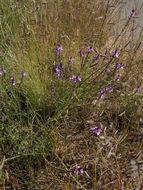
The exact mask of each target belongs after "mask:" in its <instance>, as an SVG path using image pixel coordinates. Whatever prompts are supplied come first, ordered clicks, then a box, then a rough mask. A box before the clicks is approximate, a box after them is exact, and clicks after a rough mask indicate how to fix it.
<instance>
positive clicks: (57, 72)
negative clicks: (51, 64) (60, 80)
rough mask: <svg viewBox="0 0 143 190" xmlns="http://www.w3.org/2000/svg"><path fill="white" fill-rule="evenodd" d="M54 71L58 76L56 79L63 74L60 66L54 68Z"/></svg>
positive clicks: (62, 68)
mask: <svg viewBox="0 0 143 190" xmlns="http://www.w3.org/2000/svg"><path fill="white" fill-rule="evenodd" d="M54 71H55V73H56V74H57V75H58V77H62V73H63V72H64V66H63V65H62V64H60V66H56V67H55V68H54Z"/></svg>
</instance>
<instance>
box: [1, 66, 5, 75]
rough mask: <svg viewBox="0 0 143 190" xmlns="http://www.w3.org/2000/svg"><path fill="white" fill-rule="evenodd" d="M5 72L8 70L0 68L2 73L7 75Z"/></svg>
mask: <svg viewBox="0 0 143 190" xmlns="http://www.w3.org/2000/svg"><path fill="white" fill-rule="evenodd" d="M5 73H6V70H5V69H2V68H0V75H2V76H3V75H5Z"/></svg>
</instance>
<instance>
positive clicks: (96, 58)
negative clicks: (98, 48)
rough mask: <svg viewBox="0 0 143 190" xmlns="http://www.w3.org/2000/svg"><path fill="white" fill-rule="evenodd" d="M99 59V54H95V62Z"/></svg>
mask: <svg viewBox="0 0 143 190" xmlns="http://www.w3.org/2000/svg"><path fill="white" fill-rule="evenodd" d="M98 59H99V55H95V56H94V57H93V63H95V62H96V61H98Z"/></svg>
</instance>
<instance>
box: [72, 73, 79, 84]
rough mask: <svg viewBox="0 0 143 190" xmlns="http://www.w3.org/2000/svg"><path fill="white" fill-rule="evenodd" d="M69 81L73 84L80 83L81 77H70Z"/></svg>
mask: <svg viewBox="0 0 143 190" xmlns="http://www.w3.org/2000/svg"><path fill="white" fill-rule="evenodd" d="M70 80H72V81H73V82H75V83H77V82H81V77H80V76H75V75H72V76H71V77H70Z"/></svg>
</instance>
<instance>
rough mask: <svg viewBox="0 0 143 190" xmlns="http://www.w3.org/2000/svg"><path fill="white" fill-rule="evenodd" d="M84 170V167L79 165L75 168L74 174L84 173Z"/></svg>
mask: <svg viewBox="0 0 143 190" xmlns="http://www.w3.org/2000/svg"><path fill="white" fill-rule="evenodd" d="M83 173H84V170H83V168H82V167H80V166H78V167H77V169H75V170H74V174H83Z"/></svg>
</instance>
